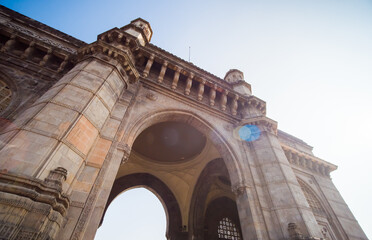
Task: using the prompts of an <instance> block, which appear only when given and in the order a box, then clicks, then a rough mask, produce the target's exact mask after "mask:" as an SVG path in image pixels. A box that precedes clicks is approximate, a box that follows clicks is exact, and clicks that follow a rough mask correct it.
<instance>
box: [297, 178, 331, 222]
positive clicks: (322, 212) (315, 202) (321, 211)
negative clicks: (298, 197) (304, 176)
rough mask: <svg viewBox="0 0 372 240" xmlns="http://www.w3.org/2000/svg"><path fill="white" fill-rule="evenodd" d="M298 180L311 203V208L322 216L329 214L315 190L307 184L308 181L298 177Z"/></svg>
mask: <svg viewBox="0 0 372 240" xmlns="http://www.w3.org/2000/svg"><path fill="white" fill-rule="evenodd" d="M298 182H299V184H300V187H301V189H302V191H303V192H304V195H305V198H306V200H307V202H308V203H309V205H310V208H311V210H312V211H313V213H314V214H316V215H320V216H327V214H326V212H325V210H324V208H323V206H322V204H321V203H320V201H319V199H318V198H317V197H316V195H315V193H314V192H313V190H312V189H311V188H310V187H309V186H307V184H306V183H304V182H303V181H302V180H300V179H298Z"/></svg>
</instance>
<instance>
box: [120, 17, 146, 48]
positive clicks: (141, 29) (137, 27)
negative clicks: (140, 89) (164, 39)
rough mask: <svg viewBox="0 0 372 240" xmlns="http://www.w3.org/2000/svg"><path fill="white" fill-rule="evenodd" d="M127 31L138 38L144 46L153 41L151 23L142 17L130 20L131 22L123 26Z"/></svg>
mask: <svg viewBox="0 0 372 240" xmlns="http://www.w3.org/2000/svg"><path fill="white" fill-rule="evenodd" d="M121 29H122V30H124V31H125V32H127V33H129V34H130V35H132V36H134V37H136V38H137V40H138V41H139V43H140V44H141V45H142V46H145V45H146V44H147V43H149V42H150V41H151V37H152V29H151V26H150V23H149V22H147V21H146V20H143V19H142V18H137V19H135V20H133V21H131V22H130V24H128V25H126V26H124V27H122V28H121Z"/></svg>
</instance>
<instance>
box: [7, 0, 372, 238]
mask: <svg viewBox="0 0 372 240" xmlns="http://www.w3.org/2000/svg"><path fill="white" fill-rule="evenodd" d="M2 4H3V5H5V6H7V7H9V8H11V9H14V10H16V11H19V12H20V13H22V14H24V15H26V16H29V17H31V18H34V19H36V20H38V21H41V22H43V23H45V24H47V25H49V26H51V27H54V28H56V29H59V30H61V31H63V32H65V33H67V34H70V35H72V36H74V37H76V38H79V39H81V40H84V41H86V42H88V43H89V42H93V41H94V40H95V39H96V36H97V35H98V34H100V33H102V32H104V31H107V30H108V29H111V28H113V27H121V26H124V25H126V24H128V23H129V22H130V21H131V20H133V19H135V18H137V17H142V18H144V19H146V20H147V21H149V22H150V24H151V26H152V29H153V31H154V35H153V39H152V43H154V44H155V45H157V46H159V47H161V48H163V49H165V50H167V51H169V52H171V53H173V54H175V55H177V56H179V57H181V58H184V59H187V58H188V49H189V46H191V61H192V62H193V63H194V64H196V65H197V66H199V67H202V68H204V69H206V70H207V71H210V72H212V73H213V74H215V75H217V76H219V77H221V78H223V77H224V75H225V73H226V72H227V71H228V70H229V69H231V68H238V69H240V70H241V71H243V72H244V74H245V80H246V81H247V82H249V83H250V84H251V85H252V89H253V93H254V95H256V96H257V97H259V98H261V99H263V100H265V101H266V102H267V109H268V111H267V114H268V116H269V117H270V118H272V119H274V120H276V121H278V122H279V128H280V129H282V130H284V131H286V132H288V133H290V134H292V135H294V136H297V137H299V138H301V139H303V140H304V141H306V142H307V143H308V144H310V145H312V146H314V153H315V154H316V155H317V156H318V157H320V158H322V159H324V160H327V161H329V162H332V163H335V164H336V165H338V166H339V169H338V170H336V171H335V172H334V173H332V178H333V180H334V182H335V184H336V186H337V188H338V189H339V191H340V192H341V194H342V196H343V197H344V199H345V201H346V203H347V204H348V205H349V207H350V208H351V210H352V211H353V213H354V215H355V217H356V219H357V220H358V221H359V223H360V224H361V226H362V227H363V229H364V231H365V232H366V234H367V235H368V236H369V238H372V222H371V216H372V208H371V202H372V177H371V172H372V157H371V153H370V151H371V150H372V124H371V122H372V94H371V92H372V79H371V78H372V1H367V0H365V1H363V0H350V1H343V0H337V1H331V0H312V1H310V0H309V1H302V0H294V1H248V0H247V1H203V2H201V1H143V0H142V1H141V0H139V1H137V0H136V1H119V0H118V1H111V0H106V1H16V0H12V1H2ZM128 194H129V192H128ZM122 197H123V199H121V200H120V201H125V194H123V195H122ZM128 198H129V197H128ZM128 201H129V200H128ZM152 202H154V201H152ZM123 215H126V214H124V213H123ZM159 219H160V217H159Z"/></svg>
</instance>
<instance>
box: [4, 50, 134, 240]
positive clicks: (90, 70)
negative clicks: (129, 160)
mask: <svg viewBox="0 0 372 240" xmlns="http://www.w3.org/2000/svg"><path fill="white" fill-rule="evenodd" d="M104 49H105V48H104V46H102V44H93V45H91V46H90V47H89V50H87V51H85V54H82V56H81V58H82V59H81V61H80V62H79V63H78V64H77V65H76V66H75V67H74V68H73V69H72V70H71V71H69V72H68V73H67V74H66V75H65V76H64V77H63V78H62V79H61V80H59V81H58V82H57V83H56V84H55V85H54V86H53V87H52V88H51V89H49V90H48V91H47V92H46V93H45V94H44V95H43V96H41V97H40V99H38V100H37V101H36V102H35V103H34V104H33V105H32V106H31V107H30V108H29V109H28V110H26V111H25V112H24V113H23V114H22V115H21V116H20V118H18V119H17V120H16V121H15V122H14V124H13V125H12V126H11V127H10V128H8V129H6V131H5V133H4V134H2V135H5V136H11V137H10V140H9V142H8V143H7V144H6V145H5V146H4V147H3V148H2V149H1V150H0V159H1V162H0V169H1V171H2V172H3V173H4V174H0V185H1V186H0V190H1V193H0V194H1V196H0V205H2V206H1V208H0V209H1V211H4V209H5V211H8V210H9V211H8V212H19V214H17V215H18V217H17V218H15V217H7V218H2V219H0V221H2V224H6V225H8V226H9V227H8V229H10V230H8V231H7V232H5V233H3V232H0V234H2V236H1V237H3V236H13V235H14V237H15V238H17V239H18V238H22V237H24V236H26V235H27V236H35V238H38V237H39V236H48V237H49V238H50V239H54V238H55V236H56V234H57V233H58V230H59V228H60V227H61V225H62V222H63V221H62V220H63V217H64V215H65V213H66V209H67V208H68V207H69V204H70V201H69V200H68V199H66V197H65V194H66V195H69V194H71V192H72V190H74V191H75V192H76V191H79V192H80V197H84V194H87V193H89V192H90V189H91V187H92V186H91V185H89V184H87V183H86V182H88V183H89V182H94V179H95V178H96V176H97V174H98V172H99V171H100V168H101V166H102V164H103V161H104V159H105V158H106V155H107V154H108V152H109V150H110V147H111V145H112V143H113V138H110V137H105V136H104V134H103V131H104V130H105V128H111V131H113V132H115V131H116V130H117V127H118V124H117V125H115V123H113V122H111V123H112V124H111V125H109V127H107V122H108V121H109V116H110V115H111V112H112V110H113V108H114V105H115V103H116V102H117V99H118V98H119V96H120V94H121V93H122V91H123V90H124V89H125V88H126V85H127V83H128V79H129V77H128V75H132V76H133V75H134V76H138V73H137V72H135V73H133V72H132V73H130V72H129V71H136V70H135V69H134V70H133V69H132V70H131V69H130V68H128V67H127V68H126V70H124V69H123V67H122V65H123V64H124V65H125V64H127V66H128V65H130V64H129V63H127V62H126V61H125V57H123V58H121V59H119V58H120V53H116V54H114V55H115V56H116V57H117V59H118V60H120V61H117V60H115V59H114V58H108V57H107V56H106V55H105V54H103V53H102V52H103V51H102V50H104ZM106 52H107V53H109V51H106ZM86 54H88V55H86ZM115 128H116V129H115ZM0 137H1V136H0ZM8 139H9V138H8ZM55 169H59V172H61V171H60V170H63V171H62V172H63V173H64V174H65V176H64V177H63V178H59V179H57V180H56V179H55V177H50V176H51V174H52V176H54V175H55V174H54V173H55V171H56V170H55ZM57 172H58V171H57ZM50 178H51V179H52V180H50ZM25 181H27V182H29V185H30V186H35V187H32V188H31V187H29V188H31V189H34V188H36V187H37V188H40V189H41V190H38V191H39V192H37V194H39V195H40V196H35V193H29V192H30V191H31V189H28V188H27V187H26V188H25V187H24V186H22V185H20V184H18V183H17V182H25ZM56 181H57V182H56ZM75 183H79V184H75ZM19 185H20V186H19ZM23 185H24V184H23ZM39 185H40V186H39ZM58 186H60V187H58ZM72 186H74V187H72ZM48 189H50V190H48ZM13 190H14V191H13ZM49 192H51V193H49ZM52 192H58V194H57V193H56V194H54V195H53V194H52ZM28 194H31V195H30V196H33V197H31V198H30V197H29V196H28ZM44 195H48V196H49V195H51V196H49V198H54V199H55V201H53V199H49V200H47V197H42V196H44ZM25 196H26V197H25ZM30 199H31V200H30ZM10 202H12V203H17V202H18V203H19V204H16V205H14V204H9V203H10ZM53 202H57V203H59V202H61V204H60V205H61V206H60V207H58V206H56V203H53ZM39 209H43V210H39ZM35 211H36V212H37V214H38V215H37V216H36V215H35V214H34V213H33V212H35ZM12 214H14V213H12ZM51 214H53V216H54V217H52V216H51ZM43 216H46V217H47V218H46V220H43V219H44V218H45V217H43ZM43 221H45V222H44V223H43ZM48 222H50V224H49V223H48ZM48 224H49V225H50V226H51V227H50V228H45V226H49V225H48ZM12 234H13V235H12ZM22 239H23V238H22ZM30 239H31V238H30Z"/></svg>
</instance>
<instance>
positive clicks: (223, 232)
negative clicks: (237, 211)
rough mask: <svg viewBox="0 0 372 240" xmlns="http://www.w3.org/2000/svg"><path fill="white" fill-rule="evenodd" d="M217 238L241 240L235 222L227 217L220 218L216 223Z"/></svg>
mask: <svg viewBox="0 0 372 240" xmlns="http://www.w3.org/2000/svg"><path fill="white" fill-rule="evenodd" d="M217 231H218V239H232V240H241V239H242V238H241V237H240V234H239V231H238V229H237V228H236V225H235V223H233V221H231V220H230V219H229V218H226V217H225V218H222V219H221V220H220V222H219V224H218V229H217Z"/></svg>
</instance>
